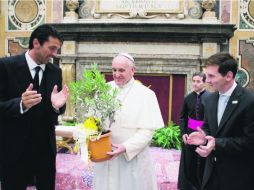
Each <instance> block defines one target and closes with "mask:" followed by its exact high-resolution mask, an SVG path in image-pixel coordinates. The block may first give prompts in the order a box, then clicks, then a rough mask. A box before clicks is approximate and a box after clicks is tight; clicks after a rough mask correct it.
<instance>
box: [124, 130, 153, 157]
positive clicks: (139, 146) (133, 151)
mask: <svg viewBox="0 0 254 190" xmlns="http://www.w3.org/2000/svg"><path fill="white" fill-rule="evenodd" d="M153 134H154V130H153V129H138V130H137V132H136V133H135V135H134V136H133V137H131V138H129V139H128V140H127V141H125V142H124V143H123V146H124V147H125V148H126V152H125V153H124V156H125V158H126V160H127V161H130V160H131V159H133V158H134V157H135V156H136V155H137V154H139V153H140V152H141V151H142V150H143V149H144V148H145V147H146V146H147V145H148V144H149V143H150V141H151V140H152V137H153Z"/></svg>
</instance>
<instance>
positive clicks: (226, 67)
mask: <svg viewBox="0 0 254 190" xmlns="http://www.w3.org/2000/svg"><path fill="white" fill-rule="evenodd" d="M209 65H217V66H219V69H218V71H219V73H220V74H221V75H222V76H225V75H226V74H227V73H228V71H231V72H232V73H233V78H235V75H236V73H237V69H238V63H237V61H236V60H235V59H234V58H233V56H232V55H230V54H229V53H216V54H214V55H212V56H211V57H209V58H208V59H207V60H206V62H205V66H209Z"/></svg>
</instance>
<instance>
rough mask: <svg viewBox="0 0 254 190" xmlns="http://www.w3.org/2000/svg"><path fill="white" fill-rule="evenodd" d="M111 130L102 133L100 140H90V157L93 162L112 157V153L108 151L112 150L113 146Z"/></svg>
mask: <svg viewBox="0 0 254 190" xmlns="http://www.w3.org/2000/svg"><path fill="white" fill-rule="evenodd" d="M110 136H111V131H109V132H108V133H106V134H103V135H101V137H100V139H99V140H95V139H92V140H89V143H88V150H89V151H90V159H91V161H93V162H102V161H105V160H108V159H110V157H111V156H110V155H107V152H110V151H112V147H111V138H110Z"/></svg>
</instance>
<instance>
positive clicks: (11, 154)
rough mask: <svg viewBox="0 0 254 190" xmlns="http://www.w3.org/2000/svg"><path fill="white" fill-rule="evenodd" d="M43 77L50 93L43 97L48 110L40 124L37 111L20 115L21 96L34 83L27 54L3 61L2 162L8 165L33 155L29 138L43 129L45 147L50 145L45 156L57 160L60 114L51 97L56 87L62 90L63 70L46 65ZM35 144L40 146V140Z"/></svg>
mask: <svg viewBox="0 0 254 190" xmlns="http://www.w3.org/2000/svg"><path fill="white" fill-rule="evenodd" d="M43 78H44V80H45V83H44V84H45V92H46V93H45V97H43V105H44V106H43V107H44V109H43V112H40V113H39V114H38V115H39V116H40V121H37V120H35V117H34V116H35V114H34V109H33V108H31V109H29V110H28V111H27V112H25V113H24V114H21V113H20V101H21V95H22V93H23V92H25V90H26V89H27V87H28V86H29V84H30V83H32V80H33V79H32V76H31V74H30V71H29V68H28V65H27V62H26V59H25V55H24V54H23V55H18V56H13V57H8V58H2V59H0V146H1V158H0V159H1V162H2V164H4V165H8V164H13V163H15V162H18V161H19V160H21V159H22V156H24V153H28V154H29V153H30V152H29V149H30V148H31V147H30V145H29V144H28V143H29V138H32V135H33V133H32V131H33V132H34V131H35V130H33V129H34V127H38V128H37V129H39V130H42V131H40V132H41V133H40V137H41V139H43V143H44V144H43V145H45V146H47V147H45V150H49V151H45V152H44V153H43V154H48V156H49V157H50V158H52V159H51V160H52V162H54V161H55V155H56V140H55V125H56V124H57V116H58V113H56V112H55V111H54V109H53V107H52V103H51V98H50V96H51V92H52V90H53V87H54V85H58V87H59V90H60V89H61V86H62V85H61V84H62V77H61V70H60V69H59V68H58V67H57V66H55V65H53V64H50V63H49V64H46V68H45V71H44V73H43ZM63 111H64V107H63V108H61V109H60V113H62V112H63ZM39 140H40V139H39ZM39 140H38V141H39ZM34 143H35V145H36V144H37V142H36V141H35V142H34ZM27 150H28V151H27ZM38 154H40V151H38ZM31 156H32V155H31ZM38 156H40V155H38ZM52 171H54V169H52ZM24 172H25V171H24Z"/></svg>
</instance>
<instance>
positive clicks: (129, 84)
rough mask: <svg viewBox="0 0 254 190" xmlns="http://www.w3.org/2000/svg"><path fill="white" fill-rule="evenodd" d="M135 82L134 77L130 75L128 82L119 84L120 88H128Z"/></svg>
mask: <svg viewBox="0 0 254 190" xmlns="http://www.w3.org/2000/svg"><path fill="white" fill-rule="evenodd" d="M134 82H135V79H134V78H133V77H132V78H131V80H129V82H127V83H126V84H125V85H123V86H119V88H120V89H123V88H128V87H130V86H132V84H133V83H134Z"/></svg>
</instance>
